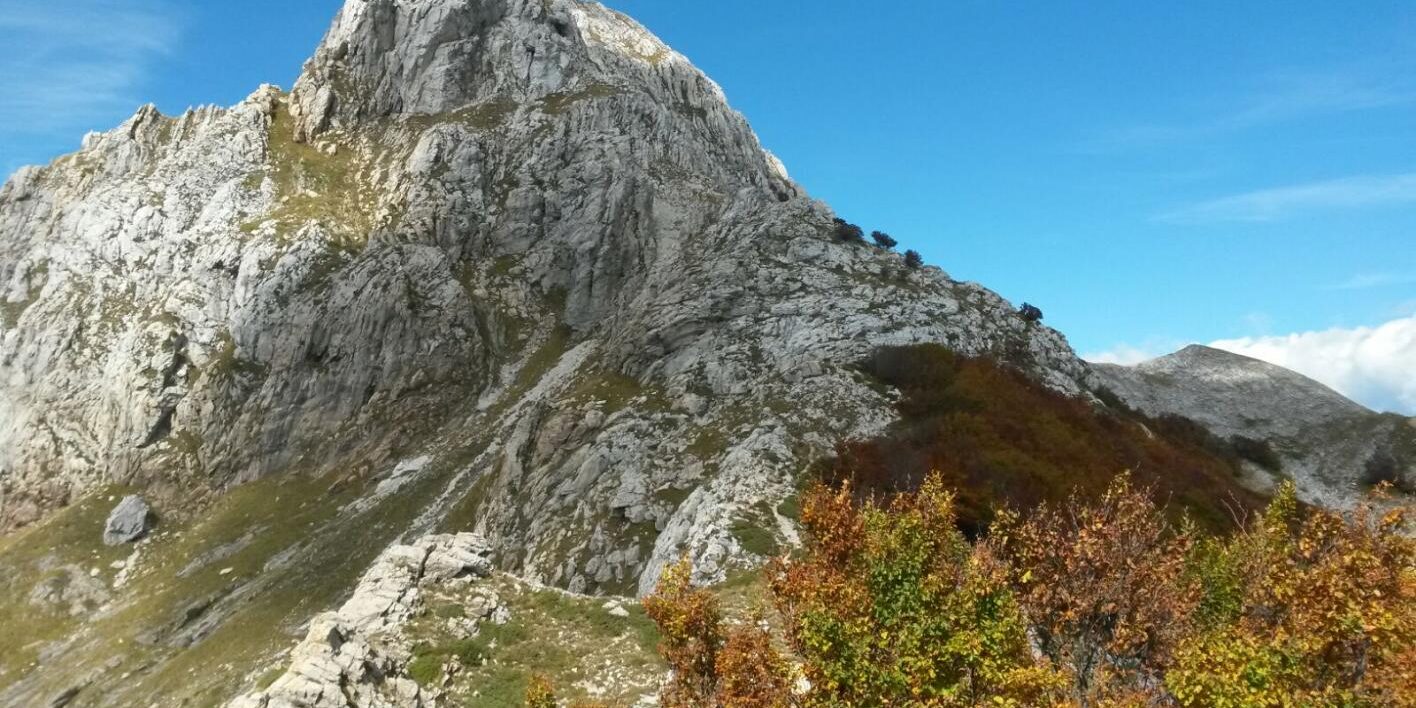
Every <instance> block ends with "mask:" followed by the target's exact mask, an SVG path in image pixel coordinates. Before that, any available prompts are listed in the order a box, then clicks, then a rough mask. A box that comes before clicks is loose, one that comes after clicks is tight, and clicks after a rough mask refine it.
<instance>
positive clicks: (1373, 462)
mask: <svg viewBox="0 0 1416 708" xmlns="http://www.w3.org/2000/svg"><path fill="white" fill-rule="evenodd" d="M1362 484H1364V485H1366V486H1368V487H1377V486H1381V485H1383V484H1390V485H1392V486H1400V485H1401V469H1400V466H1399V465H1398V464H1397V462H1396V458H1395V457H1392V455H1391V453H1388V452H1384V451H1380V450H1379V451H1377V452H1375V453H1372V456H1371V457H1369V458H1367V463H1366V464H1365V465H1363V466H1362Z"/></svg>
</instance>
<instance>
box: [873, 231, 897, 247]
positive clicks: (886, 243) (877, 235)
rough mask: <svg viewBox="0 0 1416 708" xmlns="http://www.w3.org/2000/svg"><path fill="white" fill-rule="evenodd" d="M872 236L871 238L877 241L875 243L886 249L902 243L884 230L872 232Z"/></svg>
mask: <svg viewBox="0 0 1416 708" xmlns="http://www.w3.org/2000/svg"><path fill="white" fill-rule="evenodd" d="M870 238H871V240H873V241H875V245H877V246H879V247H881V248H884V249H891V248H894V247H896V246H898V245H900V242H899V241H896V240H895V239H894V238H892V237H891V236H890V234H887V233H885V232H883V231H872V232H870Z"/></svg>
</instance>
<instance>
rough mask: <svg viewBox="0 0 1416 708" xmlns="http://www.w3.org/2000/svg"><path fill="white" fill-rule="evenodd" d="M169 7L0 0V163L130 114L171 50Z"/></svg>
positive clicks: (108, 0) (145, 0)
mask: <svg viewBox="0 0 1416 708" xmlns="http://www.w3.org/2000/svg"><path fill="white" fill-rule="evenodd" d="M178 17H179V12H178V10H177V9H176V8H175V7H174V6H173V5H171V4H170V2H169V0H5V2H4V10H3V12H0V159H3V160H4V161H5V162H6V163H9V162H10V161H11V160H14V159H17V158H18V159H25V158H27V157H29V156H27V155H25V154H24V153H25V150H26V148H27V146H28V145H30V144H31V143H33V142H34V141H36V140H37V139H44V138H59V137H63V138H66V139H72V140H73V141H74V142H77V139H78V137H79V136H80V135H82V133H83V132H85V131H87V130H93V129H98V128H107V127H112V125H111V123H112V121H113V119H114V117H115V116H121V115H122V114H124V113H126V112H129V111H132V110H133V109H136V108H137V107H138V105H139V104H141V103H142V102H143V101H142V98H141V96H140V95H139V93H140V89H141V88H142V86H143V83H144V81H145V80H146V79H147V78H148V76H149V74H150V72H151V71H152V69H153V67H154V65H155V64H156V62H158V61H160V60H161V59H162V58H163V57H165V56H167V55H168V54H169V53H170V52H171V51H172V50H173V47H174V45H175V44H176V43H177V41H178V39H179V36H180V31H181V23H180V21H179V19H178Z"/></svg>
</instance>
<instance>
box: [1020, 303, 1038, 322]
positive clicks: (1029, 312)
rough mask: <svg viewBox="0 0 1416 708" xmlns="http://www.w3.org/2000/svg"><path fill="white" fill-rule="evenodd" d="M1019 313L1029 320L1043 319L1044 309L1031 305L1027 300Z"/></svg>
mask: <svg viewBox="0 0 1416 708" xmlns="http://www.w3.org/2000/svg"><path fill="white" fill-rule="evenodd" d="M1018 314H1019V315H1020V316H1022V318H1023V319H1024V320H1026V321H1028V322H1041V321H1042V310H1040V309H1038V308H1037V306H1035V305H1030V304H1028V303H1026V302H1025V303H1023V306H1022V307H1020V308H1018Z"/></svg>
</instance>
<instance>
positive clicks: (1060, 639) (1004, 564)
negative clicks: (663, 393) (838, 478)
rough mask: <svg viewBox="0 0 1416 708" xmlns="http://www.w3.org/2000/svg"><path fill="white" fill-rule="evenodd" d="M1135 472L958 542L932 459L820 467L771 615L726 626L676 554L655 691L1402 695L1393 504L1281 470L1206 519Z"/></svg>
mask: <svg viewBox="0 0 1416 708" xmlns="http://www.w3.org/2000/svg"><path fill="white" fill-rule="evenodd" d="M1152 499H1153V490H1151V489H1147V488H1138V487H1137V486H1136V485H1135V482H1134V480H1133V479H1132V478H1131V477H1129V476H1122V477H1120V478H1117V479H1116V480H1115V481H1113V482H1112V483H1111V484H1110V485H1109V486H1108V487H1107V488H1106V489H1105V490H1104V491H1103V492H1102V493H1101V494H1100V495H1098V496H1095V497H1088V496H1074V497H1072V498H1070V499H1069V500H1068V501H1067V502H1065V503H1063V504H1054V503H1045V504H1043V505H1042V506H1041V507H1039V508H1037V509H1036V510H1033V511H1027V512H1018V511H1010V510H1004V511H1002V512H1000V513H999V514H998V515H997V517H996V519H995V521H994V523H993V526H992V527H991V529H990V532H989V533H988V534H987V535H986V536H984V537H982V538H980V539H978V540H975V541H970V540H969V539H968V538H967V537H966V536H965V535H964V534H962V533H961V532H960V530H959V518H958V516H957V513H956V505H957V497H956V496H955V494H954V493H953V492H951V491H950V489H949V486H948V484H947V482H946V478H945V477H944V476H943V475H937V474H936V475H929V476H927V477H926V478H925V479H924V481H923V482H922V483H921V485H920V488H919V490H918V491H917V492H912V493H903V494H898V495H890V496H888V497H887V496H884V495H874V496H866V497H864V498H862V497H861V496H860V495H859V494H858V493H857V490H855V489H853V488H852V487H851V486H850V484H849V483H843V484H840V485H836V486H830V485H826V484H820V483H819V484H817V485H815V486H814V487H813V488H812V489H811V490H809V491H808V492H807V494H806V495H805V497H804V499H803V503H802V515H801V521H802V526H803V531H804V532H805V535H804V543H805V545H804V548H802V549H801V552H800V553H799V554H797V556H796V557H784V558H781V559H779V560H777V561H775V562H774V563H772V564H771V565H770V566H769V567H768V569H767V570H766V573H767V576H768V579H769V586H770V591H771V597H772V600H773V603H774V605H775V607H774V608H773V610H774V611H775V612H776V615H775V616H774V617H775V619H776V625H777V626H778V627H779V629H778V631H777V633H776V634H773V633H771V632H769V631H767V630H766V629H764V627H765V626H766V624H765V623H764V622H763V621H762V620H761V618H755V619H754V620H753V621H748V622H745V623H739V624H736V625H731V626H730V625H729V624H728V623H727V622H725V620H724V619H723V617H722V616H721V613H720V611H719V609H718V606H717V604H716V601H715V599H714V596H713V595H712V594H711V593H710V592H709V591H707V590H704V589H699V588H694V587H693V586H692V585H691V583H690V576H691V572H690V568H689V566H688V563H687V562H686V561H685V562H683V563H680V564H678V565H677V566H675V567H673V568H671V569H669V571H668V572H667V573H666V574H665V575H664V577H663V580H662V581H661V583H660V585H659V588H658V590H657V592H656V593H655V594H654V595H653V596H651V597H650V598H649V599H648V600H646V603H645V604H646V609H648V611H649V614H650V616H651V617H652V618H653V619H654V620H655V622H657V623H658V625H659V627H660V629H661V630H662V632H663V635H664V642H663V645H662V651H663V653H664V655H665V657H666V658H667V659H668V660H669V663H670V665H671V666H672V668H673V669H674V672H675V673H674V678H673V680H672V682H671V683H670V685H669V686H668V687H667V688H666V690H665V693H664V696H663V699H664V701H663V702H664V704H665V705H668V706H683V707H690V706H691V707H709V706H712V707H716V706H723V707H726V708H735V707H740V706H741V707H752V708H756V707H763V708H766V707H769V706H803V707H816V706H821V707H825V706H833V707H834V706H940V707H943V706H1086V707H1092V706H1162V705H1179V706H1207V707H1209V706H1213V707H1219V708H1229V707H1233V708H1240V707H1249V706H1258V707H1263V706H1295V707H1297V706H1353V707H1357V706H1413V705H1416V543H1413V541H1412V539H1411V537H1410V536H1409V535H1407V534H1408V533H1409V532H1410V530H1411V529H1410V527H1409V525H1408V522H1407V520H1406V516H1405V514H1404V512H1402V511H1399V510H1397V511H1388V512H1385V513H1382V514H1378V513H1377V512H1376V511H1374V510H1371V509H1366V510H1359V511H1358V512H1356V513H1353V514H1351V515H1347V516H1342V515H1339V514H1336V513H1330V512H1325V511H1315V510H1311V509H1306V508H1304V507H1302V506H1300V505H1299V504H1298V503H1297V500H1296V496H1295V492H1294V489H1293V487H1292V486H1291V485H1287V486H1285V487H1284V488H1283V489H1282V490H1281V491H1280V492H1279V494H1278V495H1277V496H1276V498H1275V499H1274V500H1273V501H1272V503H1271V504H1270V505H1269V506H1268V508H1267V510H1266V511H1265V512H1263V513H1262V514H1255V515H1253V517H1252V519H1251V520H1250V521H1247V522H1246V523H1244V524H1243V525H1242V526H1241V527H1240V528H1239V529H1238V530H1237V531H1235V532H1234V533H1232V534H1227V535H1209V534H1207V533H1206V532H1204V531H1201V530H1199V528H1198V527H1197V526H1196V525H1195V524H1193V523H1190V522H1188V521H1186V520H1184V519H1183V518H1182V519H1181V520H1180V521H1178V522H1177V521H1175V520H1174V515H1173V514H1170V513H1167V510H1166V509H1165V508H1164V507H1163V506H1162V505H1159V504H1157V503H1155V502H1154V501H1152Z"/></svg>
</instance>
